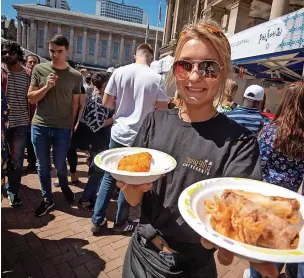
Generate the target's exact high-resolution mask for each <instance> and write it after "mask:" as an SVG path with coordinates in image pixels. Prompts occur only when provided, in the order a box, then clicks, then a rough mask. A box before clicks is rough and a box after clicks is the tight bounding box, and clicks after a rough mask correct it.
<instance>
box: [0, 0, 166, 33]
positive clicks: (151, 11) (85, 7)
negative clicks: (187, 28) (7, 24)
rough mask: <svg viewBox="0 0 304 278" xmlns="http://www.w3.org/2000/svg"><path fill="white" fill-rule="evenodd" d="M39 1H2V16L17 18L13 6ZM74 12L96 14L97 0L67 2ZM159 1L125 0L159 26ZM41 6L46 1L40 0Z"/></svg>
mask: <svg viewBox="0 0 304 278" xmlns="http://www.w3.org/2000/svg"><path fill="white" fill-rule="evenodd" d="M38 1H39V0H2V1H1V2H2V3H1V14H3V15H6V16H7V18H9V19H10V18H15V17H16V10H15V9H14V8H13V7H12V5H13V4H37V2H38ZM67 1H68V3H69V5H70V6H71V9H72V10H73V11H78V12H82V13H87V14H95V6H96V0H67ZM114 2H118V3H121V0H114ZM159 2H160V1H159V0H125V4H127V5H131V6H137V7H140V8H142V9H144V11H145V12H146V13H147V14H148V17H149V23H150V25H153V26H156V25H157V17H158V6H159ZM161 2H162V21H161V24H160V26H161V27H163V26H164V21H165V15H166V1H165V0H162V1H161ZM40 3H41V4H44V3H45V0H40Z"/></svg>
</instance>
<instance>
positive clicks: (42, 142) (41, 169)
mask: <svg viewBox="0 0 304 278" xmlns="http://www.w3.org/2000/svg"><path fill="white" fill-rule="evenodd" d="M70 137H71V129H69V128H52V127H46V126H37V125H33V126H32V142H33V145H34V150H35V154H36V157H37V164H38V176H39V180H40V184H41V191H42V197H43V198H44V200H45V201H52V200H53V196H52V181H51V171H50V156H51V146H53V161H54V165H55V168H56V171H57V177H58V180H59V185H60V187H67V186H68V173H67V165H66V157H67V152H68V149H69V145H70Z"/></svg>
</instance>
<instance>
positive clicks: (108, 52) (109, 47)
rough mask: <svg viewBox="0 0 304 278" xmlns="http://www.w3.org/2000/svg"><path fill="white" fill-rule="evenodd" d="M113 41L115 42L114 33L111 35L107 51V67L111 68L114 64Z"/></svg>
mask: <svg viewBox="0 0 304 278" xmlns="http://www.w3.org/2000/svg"><path fill="white" fill-rule="evenodd" d="M112 41H113V35H112V33H109V38H108V49H107V65H108V66H111V63H112Z"/></svg>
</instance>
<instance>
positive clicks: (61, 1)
mask: <svg viewBox="0 0 304 278" xmlns="http://www.w3.org/2000/svg"><path fill="white" fill-rule="evenodd" d="M45 5H46V6H49V7H51V8H57V9H63V10H68V11H69V10H70V5H69V4H68V2H67V0H45Z"/></svg>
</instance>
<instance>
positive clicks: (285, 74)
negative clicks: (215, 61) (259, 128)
mask: <svg viewBox="0 0 304 278" xmlns="http://www.w3.org/2000/svg"><path fill="white" fill-rule="evenodd" d="M229 42H230V45H231V52H232V63H233V69H234V77H235V78H236V80H237V82H238V83H240V84H241V86H240V87H241V88H240V89H239V91H240V93H241V92H243V91H244V89H245V87H247V86H249V85H251V84H254V83H255V84H261V85H263V86H264V88H265V91H266V94H267V95H268V97H269V101H268V102H273V101H274V102H275V103H272V104H271V103H269V104H270V105H271V106H272V108H273V109H274V110H276V108H277V106H278V104H279V102H280V100H281V98H282V96H283V94H284V91H285V89H286V86H288V84H289V83H290V82H295V81H299V80H301V78H302V75H303V64H304V9H300V10H298V11H296V12H293V13H290V14H288V15H285V16H282V17H279V18H276V19H274V20H271V21H268V22H265V23H263V24H260V25H257V26H255V27H252V28H249V29H247V30H245V31H242V32H239V33H237V34H235V35H233V36H231V37H230V38H229ZM271 93H272V94H271ZM238 95H239V98H240V94H238Z"/></svg>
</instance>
